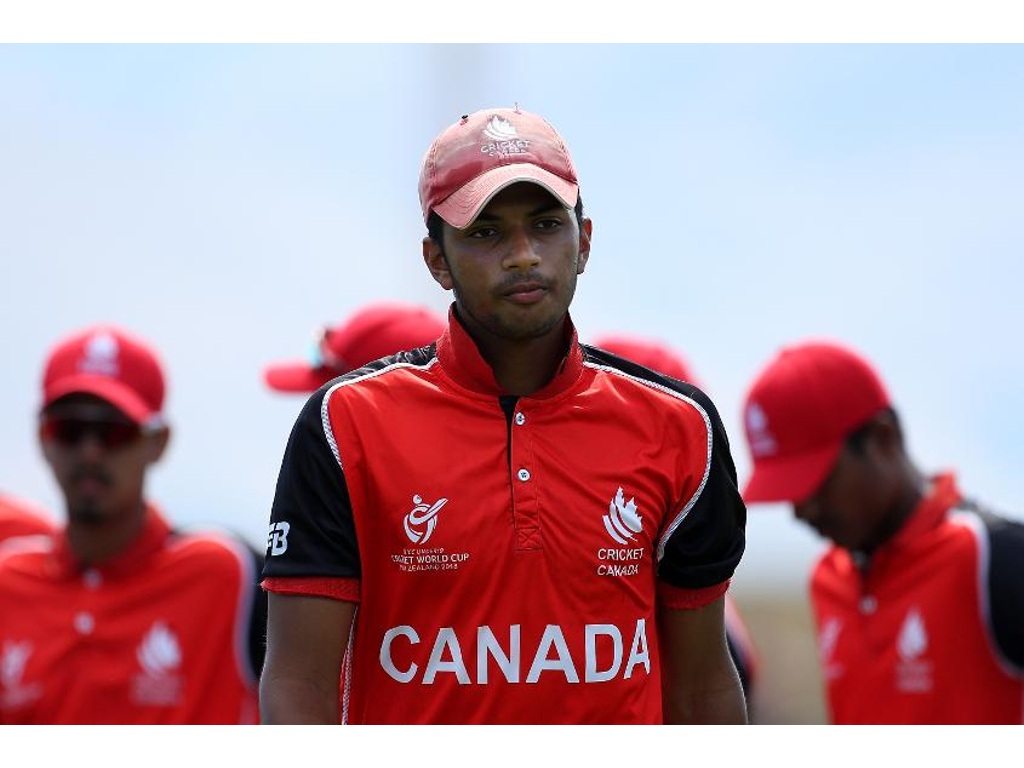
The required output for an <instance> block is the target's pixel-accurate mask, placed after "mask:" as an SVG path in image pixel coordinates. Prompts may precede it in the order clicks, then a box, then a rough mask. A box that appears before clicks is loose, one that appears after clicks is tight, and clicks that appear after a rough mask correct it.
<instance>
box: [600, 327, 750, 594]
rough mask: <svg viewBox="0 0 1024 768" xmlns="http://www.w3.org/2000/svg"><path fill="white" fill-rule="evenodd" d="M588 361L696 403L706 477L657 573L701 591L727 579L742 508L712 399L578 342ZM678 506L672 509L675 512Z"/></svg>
mask: <svg viewBox="0 0 1024 768" xmlns="http://www.w3.org/2000/svg"><path fill="white" fill-rule="evenodd" d="M580 346H581V347H582V349H583V354H584V359H585V360H586V361H587V362H589V363H594V364H597V365H603V366H607V367H609V368H614V369H616V370H619V371H622V372H623V373H626V374H628V375H630V376H634V377H636V378H638V379H643V380H644V381H649V382H651V383H653V384H657V385H659V386H662V387H665V388H667V389H671V390H673V391H674V392H678V393H679V394H681V395H685V396H686V397H688V398H690V399H691V400H693V401H694V402H695V403H697V404H698V405H700V407H701V408H703V409H704V411H705V413H707V415H708V420H709V421H710V422H711V433H712V443H711V445H712V449H711V468H710V470H709V473H708V480H707V483H706V484H705V486H704V490H703V491H702V492H701V494H700V497H699V498H698V499H697V501H696V503H695V504H694V505H693V508H692V509H691V510H690V512H689V513H688V514H687V516H686V518H685V519H684V520H683V522H682V523H680V525H679V527H678V528H676V530H675V531H674V532H673V534H672V536H671V537H670V538H669V540H668V542H666V545H665V556H664V557H663V558H662V560H661V562H660V563H659V564H658V577H659V578H660V579H662V580H664V581H665V582H667V583H668V584H671V585H672V586H674V587H679V588H681V589H703V588H705V587H711V586H715V585H716V584H721V583H722V582H724V581H726V580H727V579H729V578H731V577H732V575H733V573H734V572H735V570H736V566H737V565H738V564H739V562H740V559H741V558H742V556H743V550H744V547H745V546H746V539H745V533H744V528H745V526H746V522H747V508H746V506H745V505H744V503H743V499H742V497H741V496H740V492H739V488H738V483H737V479H736V466H735V464H734V463H733V460H732V455H731V453H730V452H729V438H728V436H727V435H726V433H725V427H724V426H723V425H722V420H721V418H720V417H719V415H718V409H716V408H715V405H714V403H712V402H711V398H709V397H708V396H707V395H705V394H704V393H703V392H702V391H701V390H700V389H698V388H697V387H695V386H694V385H693V384H690V383H689V382H686V381H680V380H679V379H673V378H671V377H670V376H665V375H664V374H661V373H658V372H657V371H652V370H651V369H650V368H645V367H644V366H642V365H639V364H638V363H634V362H633V361H632V360H627V359H625V358H622V357H619V356H618V355H613V354H611V353H610V352H606V351H605V350H603V349H598V348H596V347H591V346H589V345H587V344H581V345H580ZM679 511H680V510H676V512H679Z"/></svg>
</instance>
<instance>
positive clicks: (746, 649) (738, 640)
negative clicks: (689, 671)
mask: <svg viewBox="0 0 1024 768" xmlns="http://www.w3.org/2000/svg"><path fill="white" fill-rule="evenodd" d="M594 346H595V347H597V348H599V349H603V350H605V351H606V352H611V353H612V354H613V355H618V356H619V357H622V358H625V359H626V360H632V361H633V362H634V363H639V364H640V365H643V366H645V367H647V368H650V369H651V370H652V371H658V372H659V373H663V374H665V375H666V376H671V377H672V378H673V379H678V380H679V381H685V382H688V383H690V384H693V385H695V386H698V387H701V388H703V386H704V385H703V384H702V383H701V382H700V380H699V379H698V378H697V376H696V374H694V372H693V369H692V368H691V367H690V365H689V364H688V363H687V362H686V361H685V360H684V359H683V357H682V355H680V354H679V353H678V352H676V351H675V350H673V349H670V348H669V347H668V346H666V345H664V344H660V343H658V342H656V341H653V340H651V339H646V338H641V337H639V336H633V335H630V334H611V335H606V336H602V337H600V338H599V339H597V340H596V341H595V342H594ZM725 640H726V642H727V643H728V645H729V654H730V655H731V656H732V661H733V664H735V665H736V672H737V673H738V674H739V676H740V683H741V684H742V685H743V696H744V698H745V699H746V701H747V711H748V713H751V714H752V702H753V697H754V690H755V689H756V688H757V680H758V676H759V674H760V663H759V660H758V655H757V649H756V648H755V646H754V641H753V638H752V637H751V635H750V630H749V629H747V625H746V623H745V622H744V621H743V617H742V616H741V615H740V611H739V608H737V607H736V604H735V602H734V601H733V600H732V599H731V598H730V597H729V595H728V594H726V596H725Z"/></svg>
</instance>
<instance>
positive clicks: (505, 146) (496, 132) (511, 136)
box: [480, 115, 530, 157]
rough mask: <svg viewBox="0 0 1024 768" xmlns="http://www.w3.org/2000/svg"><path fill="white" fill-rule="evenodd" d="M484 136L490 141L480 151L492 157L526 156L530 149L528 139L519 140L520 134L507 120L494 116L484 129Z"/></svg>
mask: <svg viewBox="0 0 1024 768" xmlns="http://www.w3.org/2000/svg"><path fill="white" fill-rule="evenodd" d="M484 136H486V137H487V138H488V139H490V141H489V142H486V143H484V144H482V145H481V146H480V151H481V152H483V153H484V154H485V155H488V156H490V157H500V156H502V155H519V154H524V153H526V152H527V151H529V149H530V142H529V140H528V139H521V138H519V132H518V131H517V130H516V127H515V126H514V125H512V123H510V122H509V121H508V120H506V119H505V118H503V117H501V116H499V115H494V116H493V117H492V118H491V119H490V121H488V123H487V125H486V126H485V127H484Z"/></svg>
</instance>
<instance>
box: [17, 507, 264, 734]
mask: <svg viewBox="0 0 1024 768" xmlns="http://www.w3.org/2000/svg"><path fill="white" fill-rule="evenodd" d="M19 542H37V544H36V546H33V547H28V546H27V545H25V546H21V545H19V546H18V548H17V549H15V548H13V547H12V548H9V549H5V550H0V551H2V552H3V554H2V555H0V584H2V585H3V588H2V589H0V616H2V617H3V621H2V622H0V656H2V657H3V663H4V667H5V679H4V681H3V684H2V685H0V723H2V724H8V723H22V724H29V723H49V724H65V723H67V724H72V723H81V724H88V723H119V724H135V723H139V724H160V723H180V724H185V723H220V724H230V723H255V722H256V721H257V719H258V710H257V698H256V681H255V679H253V674H252V670H251V667H250V663H249V659H248V649H247V630H248V622H249V611H248V608H249V606H250V600H251V596H252V592H253V589H252V587H251V585H252V584H253V581H254V579H255V573H254V567H253V561H252V558H251V557H249V553H248V552H246V551H244V550H243V549H242V548H241V547H239V546H238V545H235V544H234V543H232V542H230V541H229V540H227V539H224V538H222V537H219V536H213V535H210V536H206V535H203V536H199V535H189V536H184V535H175V534H173V533H171V532H170V530H169V528H168V526H167V524H166V523H165V522H164V520H163V519H162V518H161V517H160V515H159V514H158V513H157V511H156V510H155V509H153V508H150V509H149V510H148V512H147V519H146V523H145V527H144V529H143V531H142V532H141V534H140V535H139V537H138V538H137V539H136V541H135V542H133V544H132V545H131V546H130V547H129V548H128V550H126V551H125V552H124V553H122V554H120V555H118V556H117V557H115V558H113V559H111V560H110V561H108V562H105V563H100V564H97V565H96V566H94V567H92V568H83V567H82V565H81V564H80V563H78V562H77V561H76V560H75V558H74V556H73V553H71V551H70V550H69V549H68V547H67V544H66V542H64V540H63V536H62V535H61V534H56V535H54V536H52V537H45V539H44V537H39V539H38V540H37V539H21V540H19ZM26 606H30V607H31V610H26Z"/></svg>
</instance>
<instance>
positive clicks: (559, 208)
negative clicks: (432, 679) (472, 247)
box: [473, 203, 568, 224]
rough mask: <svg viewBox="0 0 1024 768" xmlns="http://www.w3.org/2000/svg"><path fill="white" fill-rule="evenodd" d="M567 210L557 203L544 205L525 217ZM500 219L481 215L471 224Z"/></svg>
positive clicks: (487, 214) (491, 215)
mask: <svg viewBox="0 0 1024 768" xmlns="http://www.w3.org/2000/svg"><path fill="white" fill-rule="evenodd" d="M567 210H568V209H567V208H566V207H565V206H564V205H559V204H558V203H544V204H543V205H541V206H540V207H538V208H534V209H533V210H532V211H530V212H529V213H528V214H526V215H527V216H531V217H532V216H540V215H541V214H542V213H551V212H553V211H559V212H562V213H564V212H565V211H567ZM500 219H501V217H500V216H495V215H494V214H490V213H481V214H480V215H479V216H477V217H476V218H475V219H474V220H473V223H474V224H475V223H477V222H478V221H484V222H494V221H499V220H500Z"/></svg>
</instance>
